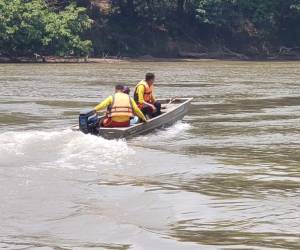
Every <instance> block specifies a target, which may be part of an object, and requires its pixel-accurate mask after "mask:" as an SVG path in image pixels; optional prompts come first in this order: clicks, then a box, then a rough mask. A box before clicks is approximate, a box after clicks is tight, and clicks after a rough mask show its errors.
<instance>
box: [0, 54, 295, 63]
mask: <svg viewBox="0 0 300 250" xmlns="http://www.w3.org/2000/svg"><path fill="white" fill-rule="evenodd" d="M199 60H200V61H202V60H203V61H207V60H231V61H300V53H299V54H298V53H295V54H277V55H276V54H273V55H270V56H252V57H251V56H247V55H244V54H239V53H234V52H232V53H223V54H220V53H194V52H181V53H179V54H178V56H176V57H154V56H151V55H144V56H139V57H101V58H97V57H58V56H45V57H38V58H36V57H15V58H9V57H0V63H123V62H143V61H144V62H163V61H168V62H184V61H199Z"/></svg>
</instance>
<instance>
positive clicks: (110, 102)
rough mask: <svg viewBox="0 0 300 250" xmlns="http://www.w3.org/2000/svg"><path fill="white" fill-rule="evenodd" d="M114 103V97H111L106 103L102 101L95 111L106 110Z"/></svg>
mask: <svg viewBox="0 0 300 250" xmlns="http://www.w3.org/2000/svg"><path fill="white" fill-rule="evenodd" d="M112 102H113V97H112V96H109V97H107V98H106V99H105V100H104V101H102V102H101V103H99V104H98V105H97V106H96V107H95V108H94V110H95V111H96V112H98V111H100V110H102V109H105V108H106V107H108V106H109V105H111V104H112Z"/></svg>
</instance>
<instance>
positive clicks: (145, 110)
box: [141, 101, 161, 118]
mask: <svg viewBox="0 0 300 250" xmlns="http://www.w3.org/2000/svg"><path fill="white" fill-rule="evenodd" d="M153 105H154V107H155V108H156V112H154V111H153V109H152V108H151V107H150V106H149V105H147V104H144V106H143V107H142V108H141V111H142V112H143V114H144V115H146V116H149V117H150V118H152V117H156V116H158V115H160V114H161V111H160V110H161V103H160V102H157V101H156V102H155V103H154V104H153Z"/></svg>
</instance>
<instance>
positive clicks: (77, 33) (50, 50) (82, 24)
mask: <svg viewBox="0 0 300 250" xmlns="http://www.w3.org/2000/svg"><path fill="white" fill-rule="evenodd" d="M76 6H77V7H76ZM78 6H79V7H78ZM91 20H93V22H92V21H91ZM91 24H92V25H91ZM90 27H91V28H90ZM299 27H300V0H251V1H249V0H169V1H167V0H76V1H75V0H73V1H72V0H64V1H58V0H0V35H1V37H0V53H2V54H9V55H30V54H32V53H41V54H52V55H72V54H73V55H84V54H88V53H90V52H91V53H92V55H94V56H104V55H105V56H106V55H110V56H113V55H117V56H118V55H121V56H123V55H130V56H137V55H144V54H151V55H154V56H176V55H178V54H180V52H182V51H186V52H194V53H207V52H210V51H225V50H226V51H235V52H237V53H243V54H247V55H250V56H257V55H269V54H272V53H279V51H281V50H282V48H286V47H296V48H297V47H300V46H299V43H300V29H299ZM83 37H85V39H88V40H85V39H83ZM90 41H92V42H93V44H91V42H90ZM91 46H92V50H91Z"/></svg>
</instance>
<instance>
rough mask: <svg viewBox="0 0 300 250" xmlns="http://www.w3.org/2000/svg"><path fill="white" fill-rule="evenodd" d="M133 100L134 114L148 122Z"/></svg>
mask: <svg viewBox="0 0 300 250" xmlns="http://www.w3.org/2000/svg"><path fill="white" fill-rule="evenodd" d="M130 99H131V104H132V108H133V111H134V113H135V114H136V115H137V116H138V117H139V118H141V119H142V120H143V121H144V122H145V121H147V119H146V117H145V116H144V114H143V112H142V111H141V110H140V109H139V107H138V106H137V105H136V102H135V101H134V100H133V99H132V98H130Z"/></svg>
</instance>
